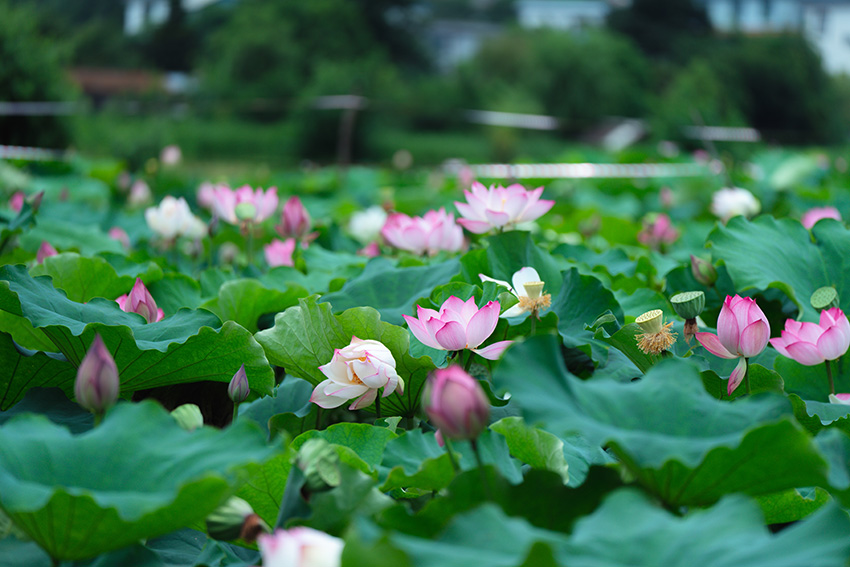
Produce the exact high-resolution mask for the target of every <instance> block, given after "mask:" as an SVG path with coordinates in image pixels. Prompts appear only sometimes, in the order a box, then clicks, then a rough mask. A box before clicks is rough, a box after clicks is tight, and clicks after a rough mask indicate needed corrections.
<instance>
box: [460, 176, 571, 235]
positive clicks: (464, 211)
mask: <svg viewBox="0 0 850 567" xmlns="http://www.w3.org/2000/svg"><path fill="white" fill-rule="evenodd" d="M463 194H464V195H465V196H466V203H459V202H457V201H455V207H457V210H458V212H459V213H460V214H461V216H462V217H463V218H460V219H458V221H457V222H458V223H460V224H461V225H462V226H463V227H464V228H465V229H466V230H468V231H469V232H474V233H475V234H483V233H485V232H487V231H488V230H490V229H493V228H498V229H500V230H502V229H505V228H512V227H514V226H515V225H517V224H518V223H521V222H530V221H533V220H536V219H538V218H539V217H541V216H542V215H543V214H545V213H547V212H548V211H549V209H551V208H552V206H553V205H554V204H555V201H546V200H541V199H540V196H541V195H542V194H543V187H538V188H537V189H534V190H533V191H526V189H525V188H524V187H523V186H522V185H519V184H517V183H514V184H513V185H509V186H508V187H502V186H501V185H500V186H498V187H493V186H490V188H489V189H488V188H486V187H484V185H482V184H481V183H479V182H477V181H476V182H475V183H473V184H472V189H471V191H464V192H463Z"/></svg>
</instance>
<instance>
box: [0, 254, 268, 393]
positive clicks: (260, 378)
mask: <svg viewBox="0 0 850 567" xmlns="http://www.w3.org/2000/svg"><path fill="white" fill-rule="evenodd" d="M0 310H3V311H7V312H10V313H12V314H13V315H18V316H23V317H25V318H26V319H27V320H28V321H29V322H30V323H31V324H32V325H33V326H34V327H36V328H39V329H41V330H42V331H43V332H44V333H45V334H46V335H47V336H48V337H49V338H50V340H51V341H52V342H53V343H54V345H55V346H56V349H58V350H59V352H61V353H62V354H63V355H65V357H66V358H67V359H68V360H69V361H70V362H71V363H72V364H74V365H79V363H80V361H81V360H82V358H83V356H85V353H86V350H87V349H88V347H89V345H90V344H91V343H92V341H93V340H94V336H95V334H96V333H98V334H100V335H101V336H102V337H103V340H104V342H105V344H106V346H107V348H108V349H109V351H110V353H112V356H113V357H114V358H115V362H116V364H117V365H118V373H119V376H120V378H121V389H122V391H123V392H133V391H136V390H143V389H147V388H155V387H159V386H166V385H170V384H179V383H185V382H199V381H216V382H229V381H230V380H231V378H233V374H235V373H236V371H237V370H239V367H240V366H241V365H242V364H243V363H244V364H245V369H246V373H247V375H248V380H249V383H250V385H251V390H252V391H254V392H257V393H260V394H267V393H271V388H272V386H273V384H274V373H273V372H272V370H271V368H270V367H269V365H268V362H267V361H266V358H265V356H264V354H263V349H262V347H260V346H259V345H258V344H257V342H256V341H255V340H254V338H253V336H252V335H251V333H249V332H248V331H246V330H245V329H243V328H242V327H240V326H239V325H237V324H235V323H233V322H227V323H225V324H224V325H221V322H220V321H219V319H218V317H216V316H215V315H213V314H212V313H209V312H208V311H203V310H198V311H189V310H185V309H184V310H181V311H179V312H177V314H176V315H174V316H172V317H168V318H166V319H164V320H162V321H160V322H158V323H150V324H147V323H145V322H144V319H143V318H142V317H141V316H140V315H136V314H135V313H125V312H123V311H121V309H120V308H118V305H117V304H116V303H115V302H114V301H110V300H106V299H100V298H95V299H93V300H92V301H90V302H89V303H84V304H82V303H76V302H73V301H71V300H69V299H68V298H67V297H65V294H64V293H63V292H61V291H59V290H57V289H56V288H54V287H53V286H52V285H51V280H50V278H49V277H44V276H41V277H37V278H32V277H30V276H29V274H27V272H26V269H25V268H24V266H2V267H0ZM72 378H73V377H72ZM55 385H57V386H59V387H61V388H63V389H65V390H66V391H70V388H72V387H73V385H68V384H65V385H60V384H55Z"/></svg>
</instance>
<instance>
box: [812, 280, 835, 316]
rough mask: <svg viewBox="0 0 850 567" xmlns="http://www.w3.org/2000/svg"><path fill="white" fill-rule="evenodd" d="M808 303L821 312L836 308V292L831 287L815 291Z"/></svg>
mask: <svg viewBox="0 0 850 567" xmlns="http://www.w3.org/2000/svg"><path fill="white" fill-rule="evenodd" d="M809 302H810V303H811V304H812V307H814V308H815V309H817V310H819V311H822V310H824V309H829V308H831V307H838V292H837V291H836V290H835V288H834V287H832V286H824V287H821V288H818V289H816V290H815V292H814V293H813V294H812V297H811V299H809Z"/></svg>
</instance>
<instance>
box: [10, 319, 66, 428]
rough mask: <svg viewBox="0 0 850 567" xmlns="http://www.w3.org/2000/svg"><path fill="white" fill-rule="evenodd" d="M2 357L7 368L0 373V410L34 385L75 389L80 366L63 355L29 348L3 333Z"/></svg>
mask: <svg viewBox="0 0 850 567" xmlns="http://www.w3.org/2000/svg"><path fill="white" fill-rule="evenodd" d="M0 360H2V361H3V366H4V367H5V368H6V369H7V370H8V371H6V372H3V373H2V374H0V392H3V397H2V398H0V411H6V410H8V409H9V408H11V407H12V406H13V405H15V404H16V403H18V401H20V400H21V399H22V398H23V397H24V394H26V393H27V391H28V390H30V389H31V388H50V387H57V388H64V389H65V391H66V393H68V394H70V393H71V392H72V391H73V389H74V380H75V379H76V377H77V369H76V367H75V366H74V365H73V364H71V363H70V362H68V361H67V360H66V359H65V357H64V356H62V355H57V354H45V353H43V352H31V351H26V350H24V349H21V348H20V347H19V346H18V345H16V344H15V341H13V340H12V337H11V336H9V335H7V334H6V333H2V332H0Z"/></svg>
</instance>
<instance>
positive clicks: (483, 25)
mask: <svg viewBox="0 0 850 567" xmlns="http://www.w3.org/2000/svg"><path fill="white" fill-rule="evenodd" d="M502 31H503V28H502V26H500V25H497V24H492V23H488V22H476V21H470V20H435V21H434V22H432V23H431V24H430V25H429V26H428V29H427V31H426V32H425V41H426V43H427V44H428V47H429V50H430V51H431V53H433V55H434V61H435V62H436V64H437V67H438V68H439V69H440V70H441V71H448V70H450V69H453V68H455V67H456V66H457V65H458V64H459V63H462V62H464V61H466V60H468V59H471V58H472V57H473V56H474V55H475V54H476V53H477V52H478V48H479V47H481V44H482V43H483V42H484V41H486V40H487V39H489V38H491V37H495V36H497V35H499V34H500V33H502Z"/></svg>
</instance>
